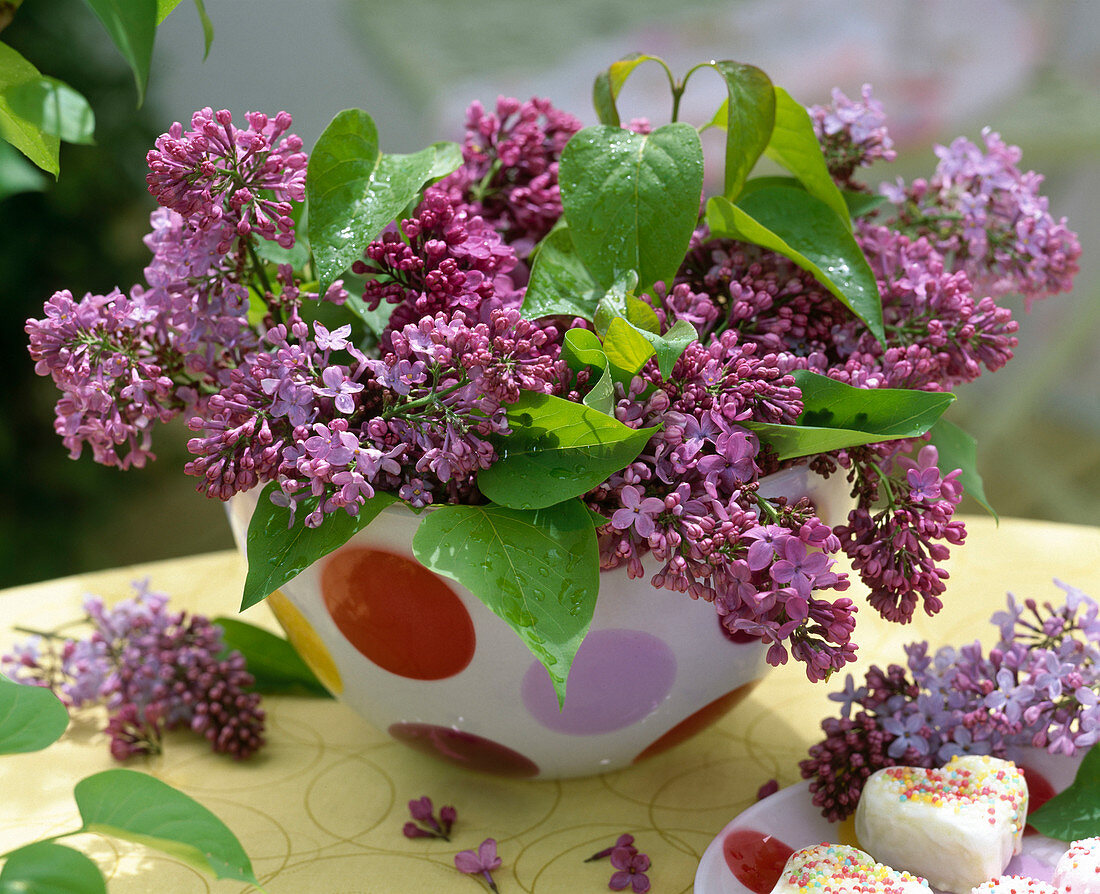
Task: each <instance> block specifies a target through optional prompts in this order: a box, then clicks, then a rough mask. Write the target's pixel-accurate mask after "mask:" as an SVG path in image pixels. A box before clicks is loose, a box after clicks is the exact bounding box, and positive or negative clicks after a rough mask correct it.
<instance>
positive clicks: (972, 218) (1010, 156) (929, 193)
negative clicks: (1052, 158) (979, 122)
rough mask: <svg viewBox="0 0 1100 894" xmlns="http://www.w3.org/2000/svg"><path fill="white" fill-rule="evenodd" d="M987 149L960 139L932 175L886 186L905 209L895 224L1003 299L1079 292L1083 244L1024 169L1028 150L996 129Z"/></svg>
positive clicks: (941, 150) (943, 149)
mask: <svg viewBox="0 0 1100 894" xmlns="http://www.w3.org/2000/svg"><path fill="white" fill-rule="evenodd" d="M982 141H983V143H984V144H985V146H984V148H983V147H981V146H978V145H976V144H975V143H972V142H971V141H970V140H967V139H966V138H964V137H959V138H958V139H956V140H955V141H954V142H952V143H951V145H950V146H937V147H936V155H937V156H938V158H939V163H938V164H937V166H936V171H935V173H934V174H933V175H932V177H931V178H929V179H927V180H925V179H923V178H922V179H917V180H914V181H913V182H912V183H911V184H909V185H908V186H906V185H905V184H904V183H903V182H901V181H898V183H897V184H896V185H889V184H884V186H883V188H882V192H883V194H884V195H885V196H886V197H887V198H888V199H889V200H890V201H891V202H893V203H894V204H895V205H896V206H897V213H898V218H897V221H896V222H894V224H893V226H894V227H896V228H897V229H899V230H900V231H902V232H905V233H907V234H910V235H913V236H926V237H928V239H929V241H931V242H932V243H933V244H934V245H935V247H936V248H937V249H938V250H939V251H940V252H941V253H943V254H944V255H948V256H950V257H951V258H952V260H953V264H954V265H955V266H956V267H958V268H959V269H961V270H963V271H965V272H966V274H967V275H968V276H969V277H970V280H971V281H972V282H973V283H974V285H975V287H976V288H977V289H979V290H981V291H988V292H990V293H991V294H992V295H993V297H999V296H1002V295H1005V294H1007V293H1009V292H1016V293H1019V294H1021V295H1023V296H1024V299H1025V301H1026V306H1027V308H1028V309H1029V310H1030V308H1031V305H1032V304H1033V303H1034V302H1035V301H1037V300H1039V299H1041V298H1045V297H1047V296H1050V295H1056V294H1058V293H1059V292H1067V291H1069V289H1070V288H1071V287H1072V283H1073V277H1074V276H1075V275H1076V273H1077V271H1078V269H1079V265H1078V259H1079V258H1080V256H1081V244H1080V242H1079V241H1078V239H1077V236H1076V234H1075V233H1073V232H1072V231H1071V230H1070V229H1069V228H1068V227H1067V226H1066V220H1065V218H1061V219H1057V220H1056V219H1055V218H1054V217H1053V216H1052V215H1051V214H1050V211H1049V209H1048V201H1047V199H1046V197H1045V196H1042V195H1040V193H1039V187H1040V185H1041V184H1042V181H1043V178H1042V176H1040V175H1039V174H1036V173H1035V172H1034V171H1027V172H1022V171H1020V169H1019V168H1018V167H1017V164H1018V162H1019V161H1020V157H1021V152H1020V149H1019V148H1018V147H1016V146H1010V145H1007V144H1006V143H1005V142H1004V141H1003V140H1002V139H1001V137H1000V135H999V134H997V133H994V132H993V131H991V130H990V129H989V128H986V129H984V130H983V131H982Z"/></svg>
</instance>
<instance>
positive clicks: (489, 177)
mask: <svg viewBox="0 0 1100 894" xmlns="http://www.w3.org/2000/svg"><path fill="white" fill-rule="evenodd" d="M580 129H581V122H580V121H579V120H578V119H577V118H575V117H573V116H572V115H570V114H569V113H568V112H564V111H562V110H561V109H556V108H554V106H553V105H551V104H550V102H548V101H547V100H545V99H539V98H538V97H534V98H532V99H529V100H527V102H520V101H519V100H517V99H512V98H510V97H504V96H501V97H499V98H498V99H497V105H496V111H495V113H491V112H487V111H486V110H485V108H484V106H482V104H481V103H479V102H474V103H472V104H471V105H470V107H469V108H468V109H467V110H466V138H465V140H464V141H463V144H462V166H461V167H459V168H458V170H456V171H455V172H454V173H452V174H451V175H449V176H448V177H446V178H444V179H443V180H442V181H441V182H440V183H439V186H440V188H441V189H445V190H447V192H448V194H449V195H450V196H451V197H452V198H453V199H455V200H457V201H460V202H462V203H464V204H466V205H468V207H469V209H470V213H471V214H474V215H480V216H481V217H483V218H484V219H485V220H486V221H488V222H489V224H490V225H491V226H492V227H493V229H495V230H496V231H497V232H499V233H500V234H501V235H502V236H503V237H504V240H505V241H506V242H508V243H509V244H511V245H512V246H513V247H514V248H515V250H516V253H517V255H519V256H520V257H526V256H527V255H528V254H529V253H530V251H531V249H532V248H534V246H535V243H537V242H538V241H539V240H540V239H542V237H543V236H545V235H546V234H547V233H549V232H550V228H551V227H553V226H554V224H555V223H557V220H558V218H559V217H561V192H560V191H559V189H558V159H559V158H560V157H561V152H562V149H564V148H565V144H566V143H568V142H569V138H570V137H571V136H573V134H575V133H576V132H577V131H578V130H580Z"/></svg>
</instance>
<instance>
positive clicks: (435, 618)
mask: <svg viewBox="0 0 1100 894" xmlns="http://www.w3.org/2000/svg"><path fill="white" fill-rule="evenodd" d="M321 594H322V596H323V597H324V600H325V607H326V608H327V609H328V613H329V615H331V616H332V620H333V621H334V622H335V623H336V626H337V627H338V628H340V632H341V633H342V634H343V635H344V636H345V637H346V638H347V640H348V642H349V643H351V644H352V645H353V646H355V648H356V649H358V650H359V651H360V652H361V653H362V654H363V655H365V656H366V657H367V658H369V659H370V660H371V661H373V662H374V663H375V664H377V665H378V666H379V667H382V668H384V669H385V670H388V671H389V672H390V673H392V674H397V675H398V676H401V677H408V678H410V679H413V680H442V679H443V678H445V677H451V676H454V675H455V674H457V673H458V672H459V671H461V670H463V669H464V668H465V667H466V665H468V664H469V663H470V660H471V659H472V658H473V657H474V648H475V637H474V624H473V621H472V620H471V619H470V615H469V612H467V611H466V606H464V605H463V604H462V600H461V599H459V598H458V596H456V595H455V592H454V590H452V589H451V588H450V587H449V586H447V584H446V583H445V582H444V581H443V579H442V578H440V577H438V576H437V575H435V574H433V573H432V572H431V571H429V570H428V569H427V568H425V567H424V566H423V565H421V564H420V563H419V562H417V561H416V560H415V559H410V558H406V557H405V556H398V555H395V554H393V553H389V552H384V551H382V550H376V549H367V548H365V547H348V548H345V549H342V550H340V551H339V552H337V553H334V554H333V555H332V556H331V557H330V558H329V559H327V560H326V562H325V564H324V567H323V568H322V570H321Z"/></svg>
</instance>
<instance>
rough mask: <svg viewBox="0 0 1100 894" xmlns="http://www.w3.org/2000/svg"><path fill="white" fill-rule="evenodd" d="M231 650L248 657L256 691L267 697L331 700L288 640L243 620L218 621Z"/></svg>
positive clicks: (221, 619)
mask: <svg viewBox="0 0 1100 894" xmlns="http://www.w3.org/2000/svg"><path fill="white" fill-rule="evenodd" d="M214 623H215V624H216V625H217V626H218V627H220V628H221V629H222V642H223V643H224V644H225V647H226V649H227V650H236V651H238V652H240V653H241V655H243V656H244V660H245V664H246V665H247V666H248V672H249V673H250V674H252V676H253V677H254V678H255V683H254V684H253V686H252V688H253V689H254V690H255V691H256V692H261V693H263V694H264V695H276V694H287V693H291V694H294V693H306V694H308V695H320V696H325V697H328V698H331V697H332V696H331V694H330V693H329V691H328V690H327V689H325V687H324V686H323V685H322V683H321V681H320V680H318V679H317V676H316V675H315V674H314V673H313V671H311V670H310V669H309V666H308V665H307V664H306V663H305V662H304V661H303V660H302V657H301V656H300V655H299V654H298V653H297V651H295V649H294V646H292V645H291V644H290V643H289V642H288V641H287V640H285V639H284V638H283V637H281V636H277V635H276V634H274V633H272V632H271V631H270V630H264V628H262V627H257V626H256V625H254V624H249V623H247V622H246V621H242V620H240V619H239V618H226V617H218V618H215V619H214Z"/></svg>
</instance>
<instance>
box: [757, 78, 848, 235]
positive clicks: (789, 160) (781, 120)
mask: <svg viewBox="0 0 1100 894" xmlns="http://www.w3.org/2000/svg"><path fill="white" fill-rule="evenodd" d="M764 153H765V154H766V155H767V156H768V158H771V159H772V160H773V161H777V162H778V163H779V164H781V165H783V167H785V168H786V169H787V170H788V171H790V172H791V173H792V174H794V175H795V177H796V178H798V181H799V182H800V183H801V184H802V185H803V186H804V187H805V188H806V191H807V192H808V193H809V194H810V195H812V196H816V197H817V198H819V199H821V201H822V202H824V203H825V204H826V205H828V206H829V207H830V208H832V209H833V211H834V212H836V216H837V217H839V218H840V219H841V221H842V222H843V223H844V225H845V227H846V228H847V229H848V230H849V231H850V230H851V229H852V221H851V218H850V217H849V215H848V205H847V203H846V202H845V201H844V196H843V195H841V192H840V190H839V189H838V188H837V185H836V183H835V182H834V181H833V178H832V175H831V174H830V173H829V168H828V166H827V165H826V164H825V155H824V154H823V153H822V151H821V142H820V141H819V140H818V138H817V134H815V133H814V125H813V122H812V121H811V120H810V115H809V113H808V112H807V111H806V110H805V109H804V108H803V107H802V106H801V105H799V104H798V103H797V102H795V101H794V100H793V99H792V98H791V95H790V94H789V93H788V92H787V91H786V90H784V89H783V88H782V87H776V88H775V128H774V129H773V130H772V135H771V140H769V142H768V145H767V148H766V149H765V150H764Z"/></svg>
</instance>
